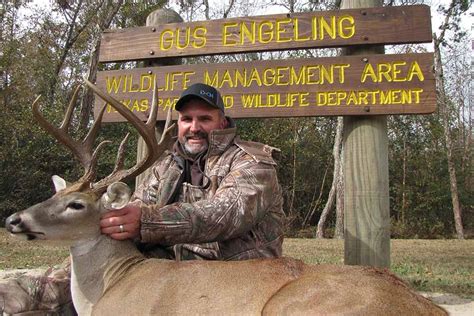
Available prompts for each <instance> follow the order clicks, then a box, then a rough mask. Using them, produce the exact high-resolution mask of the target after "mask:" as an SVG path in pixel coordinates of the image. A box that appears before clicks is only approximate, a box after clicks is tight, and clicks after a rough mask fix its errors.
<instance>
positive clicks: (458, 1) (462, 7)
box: [434, 0, 469, 239]
mask: <svg viewBox="0 0 474 316" xmlns="http://www.w3.org/2000/svg"><path fill="white" fill-rule="evenodd" d="M468 8H469V2H468V1H465V0H452V2H451V4H450V5H449V7H448V8H447V9H442V10H443V11H444V13H445V20H444V22H443V24H442V25H441V27H440V30H441V33H440V35H439V36H438V35H436V33H435V34H434V47H435V66H436V79H437V100H438V107H439V111H440V113H441V118H442V122H443V128H444V138H445V142H446V144H445V145H446V155H447V159H448V170H449V181H450V184H451V200H452V208H453V213H454V222H455V228H456V234H457V238H458V239H464V228H463V224H462V211H461V206H460V203H459V192H458V184H457V177H456V168H455V164H454V160H453V140H452V135H451V130H450V129H451V127H450V125H451V124H450V113H449V112H450V111H449V100H448V97H447V95H446V91H445V82H444V70H443V65H442V55H441V45H442V44H443V43H445V36H446V31H447V30H449V29H452V30H454V31H455V32H456V31H459V28H458V26H457V25H458V24H457V23H456V19H459V15H460V14H462V13H463V12H465V11H466V10H467V9H468ZM453 19H454V20H455V21H454V22H453V21H451V20H453Z"/></svg>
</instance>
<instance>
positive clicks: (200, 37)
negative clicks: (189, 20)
mask: <svg viewBox="0 0 474 316" xmlns="http://www.w3.org/2000/svg"><path fill="white" fill-rule="evenodd" d="M206 33H207V29H206V28H205V27H204V26H198V27H196V29H194V31H193V37H194V39H195V40H194V41H193V47H194V48H202V47H204V46H206V41H207V39H206Z"/></svg>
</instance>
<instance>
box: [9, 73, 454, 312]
mask: <svg viewBox="0 0 474 316" xmlns="http://www.w3.org/2000/svg"><path fill="white" fill-rule="evenodd" d="M86 83H87V84H88V85H89V86H90V87H91V88H92V89H93V90H94V91H95V92H96V93H97V94H98V95H99V96H100V97H101V98H102V99H104V101H106V102H107V103H109V104H110V105H111V106H113V107H114V108H115V109H116V110H117V111H118V112H120V113H121V114H122V115H123V116H124V117H126V118H127V120H128V121H129V122H130V123H132V124H133V125H134V126H135V127H136V129H137V130H138V132H139V133H140V135H141V136H142V137H143V138H144V140H145V143H146V144H147V149H148V150H147V152H148V154H147V156H146V157H145V158H144V159H143V160H142V161H140V162H138V163H137V165H136V166H134V167H132V168H130V169H128V170H123V169H122V167H123V152H124V148H123V146H124V145H123V144H124V143H125V142H122V144H121V146H120V148H119V155H118V159H117V163H116V168H114V171H113V172H112V174H111V175H109V176H108V177H106V178H104V179H102V180H100V181H98V182H94V180H95V168H96V164H97V156H98V151H99V149H100V148H101V147H102V145H103V144H105V143H104V142H103V143H101V144H100V145H99V146H98V148H97V149H96V150H95V151H93V152H92V146H93V143H94V138H95V135H96V134H97V131H98V129H99V126H100V120H101V117H102V113H103V111H102V112H101V114H99V116H98V119H97V121H96V122H94V124H93V126H92V127H91V131H90V132H89V134H88V135H87V136H86V138H85V139H84V141H83V142H82V143H79V142H77V141H75V140H73V139H72V138H71V137H70V136H68V135H67V130H68V126H69V124H70V121H71V117H72V112H73V107H74V105H75V103H76V98H77V93H78V90H76V92H75V93H74V96H73V99H72V101H71V103H70V106H69V107H68V109H67V112H66V118H65V120H64V122H63V123H62V124H61V127H60V128H55V127H54V126H52V125H51V124H50V123H48V122H47V121H46V120H45V119H44V118H43V117H42V115H41V114H40V111H39V108H38V106H37V100H38V99H37V100H36V101H35V102H34V103H33V113H34V116H35V117H36V119H37V120H38V121H39V123H40V124H41V125H42V126H43V127H44V128H45V129H46V130H47V131H49V132H50V133H51V134H53V135H54V136H55V137H56V138H57V139H58V140H59V141H60V142H61V143H63V144H64V145H65V146H66V147H68V148H69V149H70V150H71V151H72V152H73V153H74V154H75V155H76V157H77V158H78V159H79V160H80V161H81V163H82V164H83V165H84V167H85V170H86V172H85V174H84V176H83V177H82V178H81V179H79V180H78V181H77V182H75V183H74V184H72V185H70V186H68V185H67V184H66V182H65V181H64V180H62V179H61V178H59V177H56V176H55V177H53V182H54V183H55V187H56V191H57V192H56V194H55V195H54V196H53V197H51V198H50V199H48V200H46V201H44V202H42V203H39V204H37V205H34V206H32V207H30V208H28V209H26V210H24V211H20V212H17V213H15V214H13V215H11V216H10V217H8V218H7V221H6V228H7V230H8V231H9V232H10V233H12V234H14V235H16V236H25V237H26V238H27V239H49V240H69V241H70V242H71V261H72V264H71V292H72V296H73V302H74V306H75V307H76V309H77V311H78V313H79V315H100V316H103V315H112V316H118V315H156V314H163V315H237V314H238V315H262V314H263V315H328V314H344V315H384V316H385V315H396V316H400V315H446V314H447V313H446V311H444V310H443V309H442V308H440V307H438V306H436V305H435V304H433V303H432V302H431V301H429V300H428V299H425V298H424V297H422V296H420V295H418V294H416V293H415V292H413V291H412V290H410V289H409V288H408V287H407V286H406V285H405V284H404V283H403V282H402V281H400V280H399V279H398V278H397V277H395V276H393V275H392V274H390V273H388V272H385V271H381V270H377V269H374V268H369V267H358V266H335V265H316V266H310V265H305V264H304V263H302V262H301V261H298V260H295V259H291V258H279V259H255V260H247V261H227V262H222V261H200V260H195V261H186V262H174V261H170V260H160V259H145V258H144V257H143V256H142V254H141V253H140V252H139V251H138V250H137V249H136V247H135V245H134V244H133V243H132V241H129V240H128V241H117V240H113V239H110V238H109V237H107V236H104V235H101V234H100V227H99V220H100V217H101V215H103V214H104V212H107V210H108V209H115V208H122V207H123V206H124V205H126V204H127V203H128V201H129V198H130V190H129V189H128V187H127V186H126V185H124V184H123V183H120V182H117V181H124V180H123V179H129V178H134V177H135V176H137V175H138V174H140V173H141V172H143V171H144V170H146V169H147V168H148V167H150V166H151V164H153V162H154V161H155V160H156V159H157V157H159V156H160V153H162V152H163V151H164V150H165V149H166V148H167V147H168V146H167V140H168V139H169V131H170V129H171V128H168V123H169V120H170V113H168V119H167V123H166V124H165V130H164V132H163V137H162V139H161V141H160V142H159V143H158V142H157V141H156V139H155V130H154V129H155V121H156V111H157V104H156V100H157V97H156V95H155V96H154V100H153V104H152V107H151V114H150V117H149V119H148V122H147V123H146V124H143V123H142V122H141V121H140V120H139V119H138V118H136V117H135V116H134V115H133V114H132V112H130V111H129V110H127V109H126V108H125V107H124V106H123V105H122V104H121V103H120V102H119V101H117V100H115V99H113V98H112V97H110V96H108V95H106V94H104V93H102V92H101V91H99V90H97V88H96V87H95V86H94V85H92V84H91V83H89V82H87V81H86ZM156 91H157V89H156ZM104 109H105V107H104ZM105 191H106V192H105Z"/></svg>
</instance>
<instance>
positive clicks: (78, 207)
mask: <svg viewBox="0 0 474 316" xmlns="http://www.w3.org/2000/svg"><path fill="white" fill-rule="evenodd" d="M67 207H68V208H73V209H75V210H82V209H83V208H84V205H83V204H81V203H77V202H71V203H69V204H68V206H67Z"/></svg>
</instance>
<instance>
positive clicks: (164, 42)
mask: <svg viewBox="0 0 474 316" xmlns="http://www.w3.org/2000/svg"><path fill="white" fill-rule="evenodd" d="M173 38H174V34H173V31H171V30H164V31H163V32H162V33H161V34H160V50H168V49H171V47H173Z"/></svg>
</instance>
